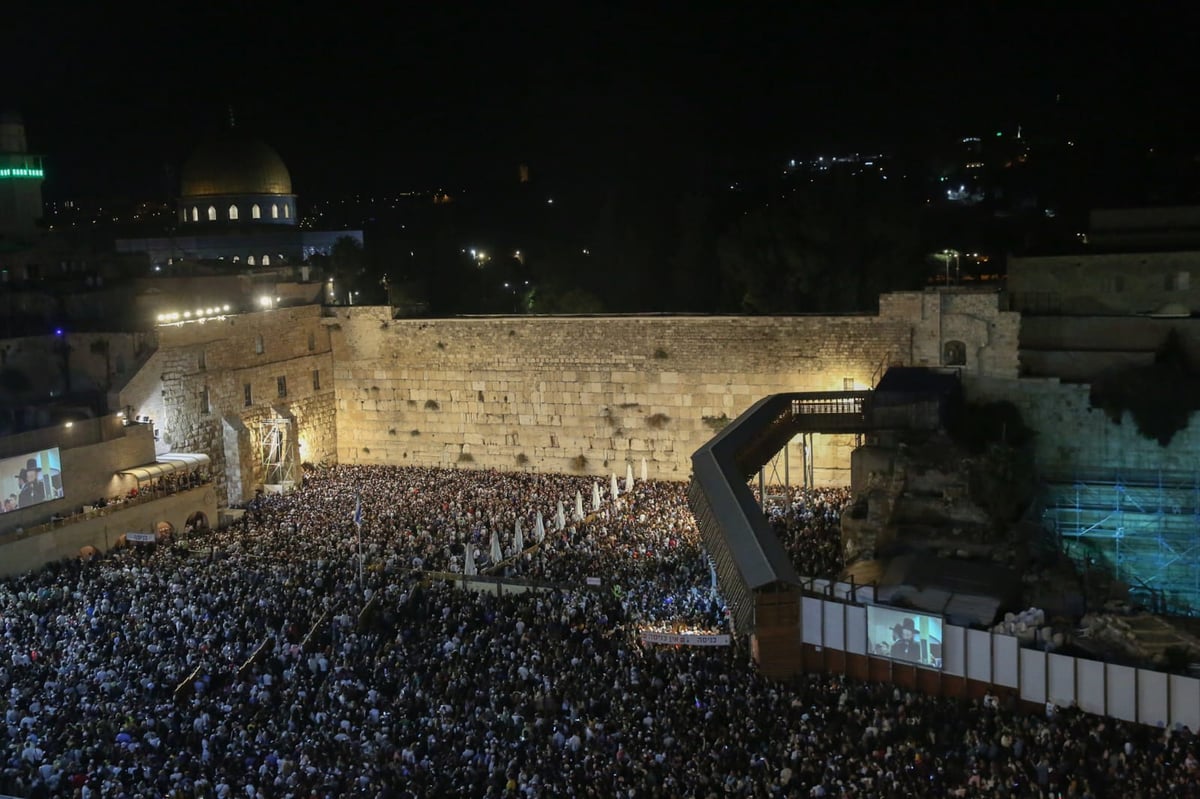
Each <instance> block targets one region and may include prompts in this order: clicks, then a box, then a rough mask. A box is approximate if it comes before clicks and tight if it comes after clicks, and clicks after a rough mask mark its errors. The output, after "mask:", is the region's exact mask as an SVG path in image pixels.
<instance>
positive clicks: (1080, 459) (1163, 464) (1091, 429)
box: [964, 377, 1200, 476]
mask: <svg viewBox="0 0 1200 799" xmlns="http://www.w3.org/2000/svg"><path fill="white" fill-rule="evenodd" d="M964 385H965V388H966V393H967V397H968V398H969V399H970V400H972V401H981V400H993V401H999V400H1006V401H1008V402H1011V403H1013V404H1014V405H1015V406H1016V407H1017V408H1018V409H1019V410H1020V411H1021V415H1022V417H1023V419H1024V420H1025V423H1026V424H1028V425H1029V426H1030V427H1032V428H1033V429H1034V430H1035V431H1037V436H1036V437H1035V439H1034V451H1035V458H1036V464H1037V468H1038V470H1039V471H1040V472H1042V473H1043V474H1050V475H1065V476H1071V475H1072V474H1074V473H1076V472H1077V471H1080V470H1082V471H1083V472H1085V473H1086V472H1092V473H1095V472H1098V471H1104V470H1106V471H1108V472H1117V471H1122V470H1126V471H1129V470H1136V471H1149V470H1163V471H1168V472H1179V473H1184V472H1187V473H1192V472H1195V471H1196V470H1197V463H1196V452H1198V451H1200V419H1197V418H1196V415H1195V414H1193V416H1192V419H1191V423H1190V424H1189V425H1188V427H1187V428H1186V429H1184V430H1182V431H1180V432H1179V433H1176V434H1175V438H1174V439H1173V440H1172V441H1171V444H1170V445H1169V446H1166V447H1163V446H1160V445H1159V444H1158V442H1157V441H1154V440H1152V439H1147V438H1145V437H1143V436H1142V434H1141V433H1139V432H1138V429H1137V425H1136V424H1135V423H1134V421H1133V420H1132V419H1130V418H1129V415H1128V414H1126V415H1125V416H1124V418H1123V419H1122V420H1121V423H1120V424H1116V423H1114V422H1113V421H1112V420H1110V419H1109V417H1108V415H1107V414H1105V413H1104V411H1102V410H1098V409H1094V408H1092V407H1091V402H1090V400H1089V395H1090V393H1091V387H1090V386H1088V385H1086V384H1075V383H1071V384H1067V383H1061V382H1059V381H1058V380H1056V379H1053V378H1047V379H1040V380H1038V379H1024V380H997V379H991V378H982V377H975V378H970V379H968V380H966V381H964ZM1148 388H1149V387H1148Z"/></svg>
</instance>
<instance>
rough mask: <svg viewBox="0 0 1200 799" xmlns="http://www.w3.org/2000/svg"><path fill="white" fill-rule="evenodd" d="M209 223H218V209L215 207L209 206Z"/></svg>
mask: <svg viewBox="0 0 1200 799" xmlns="http://www.w3.org/2000/svg"><path fill="white" fill-rule="evenodd" d="M208 221H209V222H216V221H217V207H216V206H215V205H210V206H208Z"/></svg>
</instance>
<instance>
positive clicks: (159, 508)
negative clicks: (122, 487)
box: [0, 453, 217, 577]
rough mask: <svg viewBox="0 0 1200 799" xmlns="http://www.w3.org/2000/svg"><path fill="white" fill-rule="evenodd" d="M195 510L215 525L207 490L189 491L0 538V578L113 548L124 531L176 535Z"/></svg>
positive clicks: (214, 507) (213, 498)
mask: <svg viewBox="0 0 1200 799" xmlns="http://www.w3.org/2000/svg"><path fill="white" fill-rule="evenodd" d="M65 454H66V453H64V455H65ZM64 460H65V459H64ZM64 471H65V465H64ZM197 511H202V512H203V513H204V514H205V516H207V518H209V519H210V520H213V521H214V522H215V521H216V519H217V501H216V494H215V492H214V491H213V488H212V486H207V485H206V486H201V487H199V488H193V489H191V490H190V491H183V492H180V493H178V494H172V495H170V496H167V497H164V498H162V499H156V500H154V501H153V502H147V503H144V504H141V505H128V506H116V507H111V508H109V509H106V512H105V513H103V514H97V515H95V516H93V517H91V518H88V519H84V520H81V521H76V522H72V523H70V524H65V525H63V526H61V527H55V528H53V529H50V530H46V531H45V532H42V533H38V534H35V535H27V536H24V537H21V538H4V539H0V547H2V548H3V551H2V553H0V577H8V576H11V575H15V574H21V573H23V572H26V571H30V570H32V569H38V568H41V567H42V566H44V565H46V564H47V563H51V562H53V561H56V560H61V559H63V558H76V557H79V554H80V550H81V549H82V548H83V547H87V546H91V547H95V548H96V550H98V551H100V552H106V551H108V550H109V549H110V548H112V547H114V546H116V545H117V543H118V542H119V541H120V539H121V536H123V535H125V533H129V532H146V533H148V532H153V531H155V530H156V529H158V525H159V524H161V523H163V522H166V523H168V524H170V525H171V526H172V527H173V528H174V529H175V531H176V533H177V534H178V533H179V531H182V530H183V527H184V523H185V522H186V520H187V518H188V517H189V516H191V515H192V514H193V513H195V512H197Z"/></svg>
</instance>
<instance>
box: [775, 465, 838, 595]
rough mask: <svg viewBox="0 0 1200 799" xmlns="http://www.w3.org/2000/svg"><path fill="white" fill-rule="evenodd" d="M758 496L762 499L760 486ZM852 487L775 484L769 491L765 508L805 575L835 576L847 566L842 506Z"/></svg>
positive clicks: (799, 568) (776, 532)
mask: <svg viewBox="0 0 1200 799" xmlns="http://www.w3.org/2000/svg"><path fill="white" fill-rule="evenodd" d="M753 493H754V495H755V499H757V500H759V502H760V504H762V503H761V498H760V497H759V496H758V492H757V490H754V491H753ZM849 502H850V490H849V489H847V488H840V487H820V488H798V487H789V488H784V487H782V486H774V487H772V488H771V489H769V490H768V491H767V502H766V503H765V506H764V512H765V514H766V517H767V520H768V521H769V522H770V523H771V527H772V529H773V530H774V531H775V535H776V536H777V537H778V538H779V541H780V543H782V544H783V547H784V549H785V550H787V553H788V555H790V556H791V559H792V563H793V564H794V565H795V567H796V572H797V573H798V574H800V576H802V577H814V578H818V579H835V578H837V577H838V576H839V575H840V574H841V572H842V570H843V569H844V568H845V566H846V564H845V560H844V557H843V552H842V538H841V523H842V510H843V509H844V508H845V507H846V505H848V504H849Z"/></svg>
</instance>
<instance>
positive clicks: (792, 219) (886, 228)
mask: <svg viewBox="0 0 1200 799" xmlns="http://www.w3.org/2000/svg"><path fill="white" fill-rule="evenodd" d="M918 229H919V217H918V213H917V209H916V206H915V205H914V204H913V203H912V202H910V201H909V200H908V198H906V197H905V196H904V195H903V194H902V192H900V191H898V190H896V189H893V188H891V187H889V186H887V185H886V184H884V183H882V182H880V181H879V180H877V179H874V178H869V179H862V178H855V177H851V176H836V177H830V178H822V179H820V180H818V181H816V182H814V183H810V184H807V185H804V186H798V187H796V188H794V189H792V190H790V191H789V192H788V193H787V194H786V195H785V196H784V197H782V198H781V199H780V200H779V201H772V202H770V203H768V204H767V205H765V206H764V207H763V208H761V209H759V210H757V211H752V212H750V213H747V214H746V215H745V216H744V217H743V218H742V219H741V221H739V222H738V223H737V224H735V225H734V227H733V229H732V230H730V231H729V232H728V233H727V234H725V235H724V236H722V237H721V239H720V241H719V243H718V258H719V260H720V265H721V273H722V276H723V277H724V279H725V281H726V286H727V290H728V292H729V293H728V294H727V296H726V297H725V300H724V302H725V304H726V305H727V306H728V307H730V308H731V309H736V310H741V311H746V312H750V313H795V312H805V313H838V312H851V311H866V310H871V309H873V308H874V307H876V306H877V303H878V298H879V295H880V294H881V293H884V292H887V291H896V290H901V289H910V288H916V287H917V286H919V285H920V284H921V280H922V277H923V275H924V266H923V265H922V263H921V259H920V257H919V241H920V239H919V235H918Z"/></svg>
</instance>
